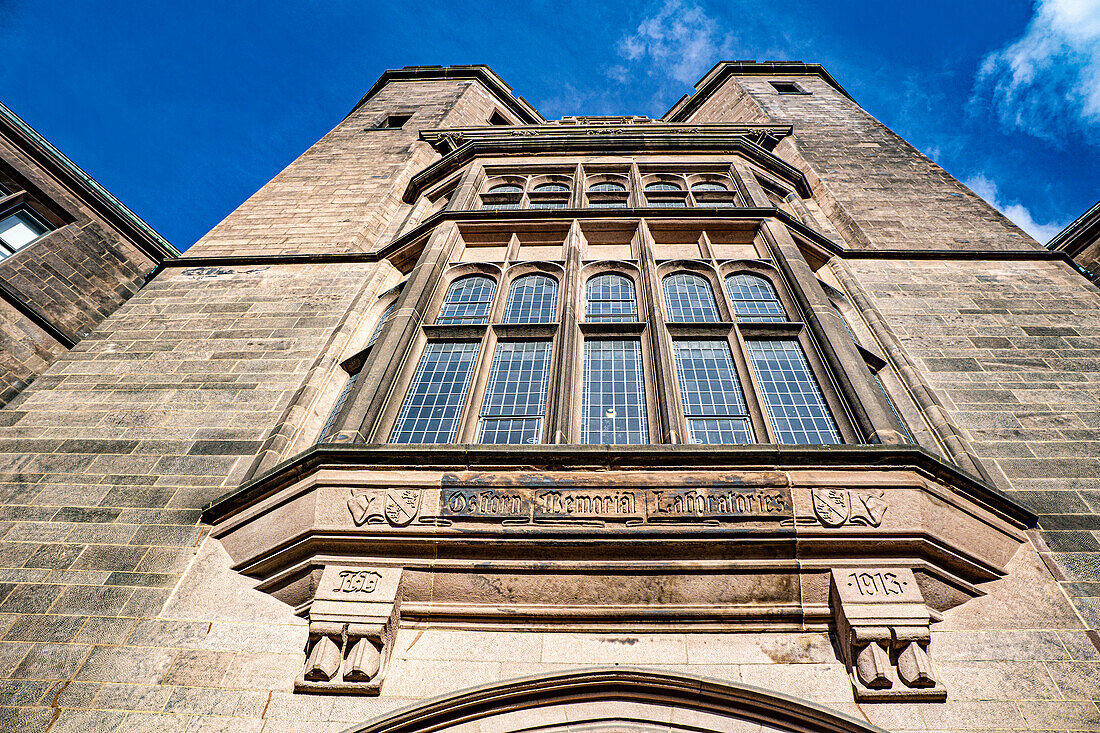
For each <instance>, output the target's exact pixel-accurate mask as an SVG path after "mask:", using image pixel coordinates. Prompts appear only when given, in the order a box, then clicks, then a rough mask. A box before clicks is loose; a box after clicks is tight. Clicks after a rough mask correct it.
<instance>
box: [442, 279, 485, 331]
mask: <svg viewBox="0 0 1100 733" xmlns="http://www.w3.org/2000/svg"><path fill="white" fill-rule="evenodd" d="M496 289H497V284H496V282H494V281H493V280H492V279H491V278H488V277H483V276H481V275H471V276H469V277H463V278H460V279H458V280H455V281H454V282H453V283H451V287H449V288H448V289H447V296H446V297H445V298H444V299H443V307H442V308H440V309H439V317H438V318H436V319H435V322H436V323H441V324H452V323H459V324H466V325H476V324H480V323H486V322H488V320H489V308H490V306H492V304H493V294H494V293H495V292H496Z"/></svg>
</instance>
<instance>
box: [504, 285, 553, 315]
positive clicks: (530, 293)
mask: <svg viewBox="0 0 1100 733" xmlns="http://www.w3.org/2000/svg"><path fill="white" fill-rule="evenodd" d="M557 315H558V283H557V281H556V280H554V278H552V277H547V276H546V275H524V276H523V277H521V278H517V279H516V280H515V282H513V283H512V290H511V292H509V293H508V305H507V307H506V308H505V309H504V322H505V323H553V322H554V321H556V320H557Z"/></svg>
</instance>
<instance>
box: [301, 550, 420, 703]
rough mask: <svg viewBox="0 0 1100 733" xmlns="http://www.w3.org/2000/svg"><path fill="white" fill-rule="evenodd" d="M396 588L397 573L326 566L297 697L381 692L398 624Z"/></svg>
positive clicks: (313, 610)
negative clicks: (301, 694)
mask: <svg viewBox="0 0 1100 733" xmlns="http://www.w3.org/2000/svg"><path fill="white" fill-rule="evenodd" d="M400 584H401V569H400V568H362V567H353V566H344V565H326V566H325V569H324V570H323V571H322V573H321V580H320V583H319V584H318V586H317V592H316V595H315V597H314V600H313V604H312V605H311V606H310V611H309V641H308V642H307V644H306V661H305V665H304V666H303V667H302V672H301V674H299V675H298V679H297V680H296V681H295V683H294V691H295V692H324V693H327V694H340V693H345V694H354V695H377V694H379V692H381V689H382V682H383V681H384V679H385V677H386V671H387V669H388V667H389V661H390V655H391V653H392V651H393V642H394V639H395V638H396V636H397V628H398V625H399V621H400V597H399V595H398V589H399V587H400Z"/></svg>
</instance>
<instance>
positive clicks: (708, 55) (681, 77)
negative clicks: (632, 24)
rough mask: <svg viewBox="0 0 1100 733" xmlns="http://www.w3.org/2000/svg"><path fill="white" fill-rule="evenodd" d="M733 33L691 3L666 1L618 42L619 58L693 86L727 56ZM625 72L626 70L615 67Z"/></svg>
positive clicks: (676, 0) (699, 6) (681, 0)
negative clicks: (724, 29) (642, 64)
mask: <svg viewBox="0 0 1100 733" xmlns="http://www.w3.org/2000/svg"><path fill="white" fill-rule="evenodd" d="M733 42H734V38H733V35H732V34H731V33H728V32H725V31H723V30H722V28H721V26H720V24H719V23H718V22H717V21H716V20H715V19H714V18H712V17H711V16H710V15H708V14H707V12H706V10H704V9H703V6H701V5H699V4H698V3H696V2H692V1H691V0H665V2H664V4H663V5H661V6H660V8H659V9H657V10H656V12H654V13H653V14H651V15H649V16H647V17H646V18H644V19H643V20H642V22H641V23H640V24H639V25H638V27H637V28H636V29H635V30H634V31H633V32H631V33H627V34H626V35H624V36H623V37H622V38H621V39H619V44H618V51H619V56H620V57H621V58H622V59H624V60H625V61H628V62H630V63H640V62H644V63H645V64H646V65H647V66H648V67H649V68H650V69H651V70H652V71H653V72H657V73H667V74H668V75H669V76H671V77H672V78H673V79H675V80H676V81H678V82H681V83H684V84H693V83H695V82H696V81H698V80H699V77H701V76H702V75H703V73H704V72H705V71H706V70H707V69H709V68H710V67H711V66H713V65H714V63H715V62H716V61H718V60H719V59H721V58H723V57H724V56H726V55H728V52H729V50H730V49H731V48H732V46H733ZM614 68H615V69H623V70H624V71H625V69H624V67H622V66H619V67H614Z"/></svg>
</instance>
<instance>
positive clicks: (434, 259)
mask: <svg viewBox="0 0 1100 733" xmlns="http://www.w3.org/2000/svg"><path fill="white" fill-rule="evenodd" d="M459 240H460V237H459V235H458V228H457V227H456V226H455V225H454V224H449V225H446V226H441V227H440V228H438V229H437V230H436V231H435V233H433V234H432V236H431V237H430V238H429V240H428V243H427V245H426V246H425V247H424V251H423V252H422V253H421V255H420V259H419V261H418V262H417V263H416V266H415V267H414V268H413V270H412V272H411V273H410V274H409V277H408V280H407V281H406V284H405V287H404V288H403V289H402V290H401V295H400V296H398V298H397V304H396V306H395V307H394V310H393V314H392V315H391V316H390V320H389V322H388V323H387V324H386V327H385V328H384V329H383V330H382V334H381V335H380V336H379V338H378V341H377V342H376V343H375V344H374V346H373V347H372V349H371V354H370V356H369V357H368V358H367V361H366V363H365V364H364V365H363V369H362V370H361V372H360V377H359V379H358V380H357V381H356V383H355V386H354V388H353V389H352V391H351V394H349V395H348V399H347V402H346V403H345V407H344V409H343V410H342V411H341V415H340V416H339V417H338V418H337V419H336V430H335V435H334V437H333V438H332V439H331V440H330V442H333V443H361V442H377V439H378V437H379V436H377V435H376V431H377V429H378V427H379V420H380V418H381V416H382V415H383V412H384V407H385V402H386V400H387V399H388V398H389V396H390V392H391V391H392V390H393V387H394V385H395V384H396V383H397V382H398V381H399V378H400V375H401V370H402V369H403V368H404V364H405V361H406V359H407V357H408V355H409V351H410V349H411V348H412V346H413V344H415V343H416V340H417V336H418V335H419V331H420V325H421V324H422V323H423V322H424V318H425V315H426V312H425V311H426V309H427V308H428V306H429V305H430V304H431V301H432V295H433V294H434V293H435V290H436V288H437V287H438V286H439V282H440V279H441V278H442V277H443V272H444V270H446V268H447V263H448V262H450V260H451V256H452V253H453V251H454V248H455V246H456V245H457V244H458V242H459ZM379 354H381V355H382V356H381V357H379V356H378V355H379Z"/></svg>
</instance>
